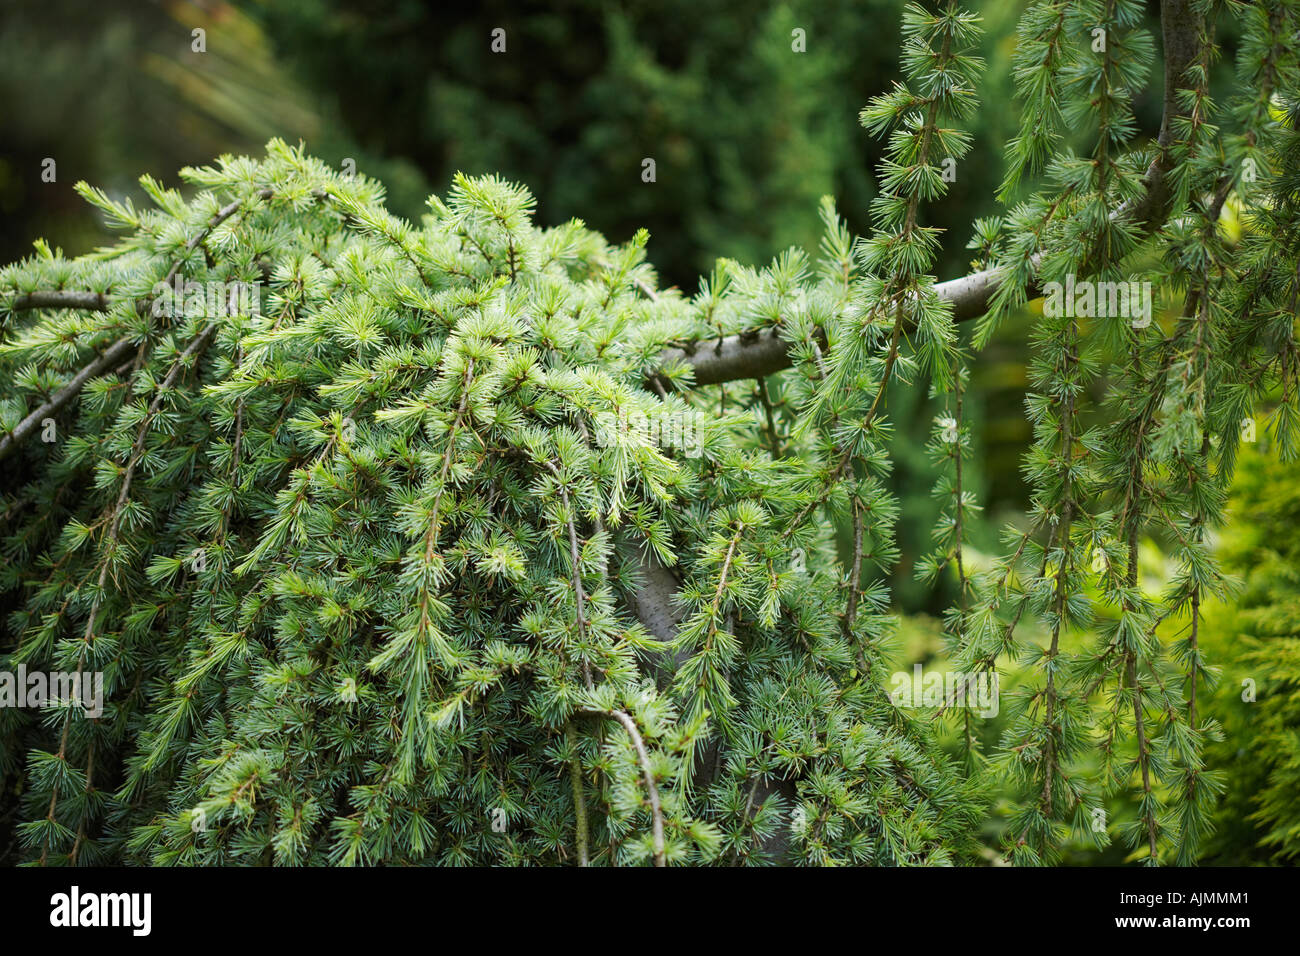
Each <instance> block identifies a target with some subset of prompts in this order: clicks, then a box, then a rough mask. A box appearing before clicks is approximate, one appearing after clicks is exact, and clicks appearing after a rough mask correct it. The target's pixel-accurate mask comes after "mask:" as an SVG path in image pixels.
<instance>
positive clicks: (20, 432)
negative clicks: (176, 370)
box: [0, 337, 135, 461]
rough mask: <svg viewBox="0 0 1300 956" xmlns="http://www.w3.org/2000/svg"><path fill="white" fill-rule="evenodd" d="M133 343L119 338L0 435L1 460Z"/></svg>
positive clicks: (128, 339) (121, 355)
mask: <svg viewBox="0 0 1300 956" xmlns="http://www.w3.org/2000/svg"><path fill="white" fill-rule="evenodd" d="M134 347H135V346H134V345H133V343H132V342H131V339H130V337H125V338H120V339H118V340H117V341H116V342H114V343H113V344H112V345H110V346H109V347H108V348H107V349H105V350H104V351H103V352H101V353H100V354H99V356H98V357H97V358H95V359H94V361H92V362H91V363H90V364H89V365H86V366H85V367H84V368H82V369H81V370H80V371H79V372H77V374H76V375H74V376H72V378H71V379H70V380H69V381H68V383H67V384H66V385H64V386H63V387H62V388H61V389H59V390H58V391H57V392H55V393H54V394H53V395H51V396H50V397H49V399H47V400H46V401H45V402H43V403H41V405H40V406H38V407H37V408H36V410H35V411H33V412H31V413H30V414H29V415H28V416H27V417H26V418H24V419H23V420H22V421H20V422H19V423H18V424H17V425H15V426H14V429H13V431H11V432H9V433H8V434H7V435H5V436H3V437H0V461H4V459H6V458H8V457H9V456H10V455H12V454H13V452H14V449H16V448H17V447H18V446H19V445H21V444H22V443H23V442H24V441H26V440H27V438H28V436H30V435H31V434H32V432H34V431H36V429H37V428H39V427H40V426H41V422H43V421H45V419H47V418H50V417H52V416H54V415H57V414H58V413H59V412H60V411H61V410H62V409H63V407H64V406H65V405H67V404H68V403H69V402H70V401H72V400H73V399H74V398H76V397H77V395H78V394H80V392H81V389H82V388H83V387H84V386H85V384H86V383H87V382H89V381H90V380H91V379H92V378H97V377H99V376H100V375H103V374H104V373H105V372H108V371H110V370H111V369H113V368H114V367H115V366H116V365H117V364H118V363H119V362H121V361H122V360H124V359H125V358H126V357H127V356H128V355H129V354H130V352H131V349H132V348H134Z"/></svg>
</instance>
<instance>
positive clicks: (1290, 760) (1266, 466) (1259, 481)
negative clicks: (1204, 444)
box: [1202, 450, 1300, 865]
mask: <svg viewBox="0 0 1300 956" xmlns="http://www.w3.org/2000/svg"><path fill="white" fill-rule="evenodd" d="M1269 451H1270V450H1264V451H1263V453H1262V454H1261V453H1255V454H1246V455H1243V456H1242V459H1241V464H1240V467H1239V468H1238V470H1237V478H1236V481H1235V482H1234V485H1233V489H1232V496H1231V498H1230V500H1229V508H1230V511H1231V514H1232V517H1233V521H1232V523H1231V525H1230V528H1229V530H1230V534H1229V535H1228V536H1227V538H1226V540H1225V542H1224V544H1223V548H1222V554H1223V562H1224V566H1225V567H1226V569H1227V570H1228V571H1230V572H1232V573H1233V574H1234V575H1236V576H1238V577H1239V579H1240V591H1239V593H1238V595H1237V597H1236V600H1235V601H1234V602H1233V603H1232V604H1231V605H1229V606H1227V607H1223V608H1215V609H1212V610H1211V613H1209V614H1208V615H1207V618H1206V623H1205V627H1204V631H1203V635H1204V636H1203V638H1202V643H1203V644H1204V646H1205V650H1206V653H1207V655H1210V656H1211V659H1214V660H1219V661H1223V662H1224V666H1223V668H1222V676H1221V678H1220V679H1219V681H1218V685H1217V690H1216V692H1215V693H1214V695H1213V697H1211V698H1209V699H1208V700H1207V702H1206V703H1207V707H1208V709H1209V711H1210V712H1211V713H1212V714H1214V715H1215V717H1217V718H1218V719H1219V721H1220V722H1221V723H1222V724H1223V728H1224V736H1223V740H1222V741H1221V742H1219V743H1215V744H1213V745H1212V746H1211V747H1210V748H1209V754H1208V759H1209V760H1211V761H1213V762H1215V763H1217V764H1220V765H1222V766H1231V767H1232V773H1231V774H1229V775H1228V776H1227V789H1226V792H1225V793H1224V796H1223V800H1222V803H1221V804H1220V806H1219V807H1218V809H1217V812H1216V814H1215V820H1216V823H1217V831H1218V832H1217V833H1216V834H1215V836H1214V837H1213V838H1212V839H1211V840H1209V841H1208V842H1207V846H1206V861H1207V862H1212V863H1215V864H1225V865H1226V864H1235V865H1242V864H1246V863H1251V862H1254V861H1256V860H1258V859H1259V858H1260V857H1259V853H1258V852H1257V851H1256V847H1259V848H1262V849H1263V850H1264V851H1265V852H1266V853H1267V854H1268V855H1269V857H1271V858H1272V859H1273V860H1275V861H1277V862H1279V863H1281V862H1291V861H1293V860H1294V859H1295V857H1296V855H1297V854H1300V786H1297V779H1298V778H1297V773H1300V738H1297V728H1298V727H1300V697H1298V696H1297V690H1300V604H1298V603H1297V594H1298V593H1300V541H1297V539H1296V535H1295V533H1294V532H1295V527H1296V522H1297V521H1300V480H1298V479H1300V468H1298V467H1297V465H1296V464H1295V463H1294V462H1292V463H1283V462H1281V461H1278V460H1277V459H1276V458H1274V457H1273V456H1272V455H1271V454H1270V453H1269Z"/></svg>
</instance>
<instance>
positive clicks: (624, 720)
mask: <svg viewBox="0 0 1300 956" xmlns="http://www.w3.org/2000/svg"><path fill="white" fill-rule="evenodd" d="M583 713H586V714H592V715H596V716H600V717H613V718H614V719H615V720H617V721H618V722H619V723H620V724H622V725H623V729H624V730H626V731H627V735H628V738H629V739H630V740H631V741H632V747H633V749H634V750H636V756H637V762H638V763H640V765H641V775H642V777H644V778H645V788H646V795H647V796H648V797H649V798H650V821H651V823H650V825H651V833H652V839H653V840H654V865H655V866H667V865H668V861H667V859H666V857H665V856H664V810H663V804H662V803H660V801H659V787H658V785H656V784H655V775H654V768H653V767H651V766H650V752H649V751H648V750H646V747H645V740H644V739H642V737H641V731H639V730H637V727H636V721H635V720H633V719H632V718H631V716H630V715H629V714H628V713H627V712H626V711H622V710H585V711H583Z"/></svg>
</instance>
